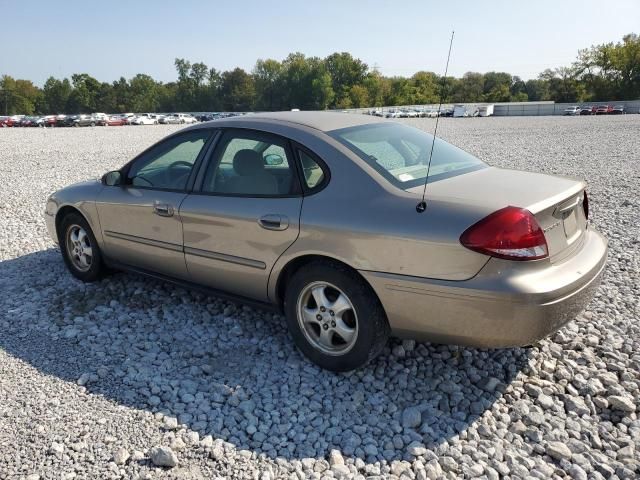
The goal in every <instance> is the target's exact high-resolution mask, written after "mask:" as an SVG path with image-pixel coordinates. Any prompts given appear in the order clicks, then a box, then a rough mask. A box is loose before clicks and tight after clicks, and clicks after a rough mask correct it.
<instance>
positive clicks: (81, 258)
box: [58, 213, 106, 282]
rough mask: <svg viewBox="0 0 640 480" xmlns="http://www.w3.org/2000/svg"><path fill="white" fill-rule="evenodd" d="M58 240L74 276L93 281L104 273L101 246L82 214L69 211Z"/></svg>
mask: <svg viewBox="0 0 640 480" xmlns="http://www.w3.org/2000/svg"><path fill="white" fill-rule="evenodd" d="M58 240H59V242H60V250H61V251H62V257H63V258H64V262H65V264H66V265H67V268H68V269H69V271H70V272H71V274H72V275H73V276H74V277H76V278H78V279H80V280H82V281H84V282H93V281H95V280H98V279H99V278H101V277H102V276H103V275H104V273H105V270H106V269H105V267H104V264H103V262H102V255H101V252H100V247H99V246H98V242H97V241H96V237H95V236H94V235H93V231H92V230H91V227H90V226H89V223H87V221H86V220H85V219H84V217H83V216H82V215H80V214H78V213H69V214H68V215H66V216H65V217H64V218H63V219H62V222H61V223H60V227H59V229H58Z"/></svg>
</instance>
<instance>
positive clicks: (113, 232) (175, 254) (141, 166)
mask: <svg viewBox="0 0 640 480" xmlns="http://www.w3.org/2000/svg"><path fill="white" fill-rule="evenodd" d="M212 134H213V132H212V131H211V130H209V129H198V130H191V131H188V132H185V133H180V134H177V135H173V136H171V137H169V138H167V139H166V140H164V141H162V142H160V143H158V144H156V145H154V146H153V147H151V148H150V149H149V150H147V151H145V152H143V153H142V154H141V155H140V156H138V157H137V158H136V159H135V160H133V161H132V162H131V163H130V164H128V165H127V166H126V167H125V168H124V169H123V170H122V174H123V178H124V180H123V184H122V185H118V186H106V187H104V189H103V190H102V191H101V192H100V194H99V196H98V200H97V209H98V215H99V218H100V225H101V229H102V234H103V238H104V253H105V255H106V256H107V257H108V258H110V259H112V260H115V261H117V262H120V263H124V264H126V265H130V266H133V267H137V268H141V269H144V270H148V271H152V272H157V273H161V274H164V275H170V276H172V277H177V278H182V279H186V278H187V277H188V275H187V269H186V266H185V262H184V253H183V251H182V222H181V219H180V215H179V209H180V204H181V203H182V201H183V200H184V198H185V197H186V195H187V193H186V192H187V188H189V186H190V185H192V184H193V177H194V175H195V170H197V166H198V163H199V161H200V160H201V158H202V156H203V155H204V153H203V152H204V150H205V148H206V147H205V145H207V142H208V141H209V139H210V138H211V136H212Z"/></svg>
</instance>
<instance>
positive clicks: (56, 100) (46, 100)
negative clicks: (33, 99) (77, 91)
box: [39, 77, 73, 114]
mask: <svg viewBox="0 0 640 480" xmlns="http://www.w3.org/2000/svg"><path fill="white" fill-rule="evenodd" d="M72 89H73V87H72V86H71V82H69V79H68V78H65V79H62V80H58V79H57V78H53V77H49V78H48V79H47V81H46V82H44V86H43V88H42V93H43V102H42V106H41V108H40V109H39V110H40V113H44V114H48V113H64V112H66V107H67V102H68V101H69V96H70V95H71V90H72Z"/></svg>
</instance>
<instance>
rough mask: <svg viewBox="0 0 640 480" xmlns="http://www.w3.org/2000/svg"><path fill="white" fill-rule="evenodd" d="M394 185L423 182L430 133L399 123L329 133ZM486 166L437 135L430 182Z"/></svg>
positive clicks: (404, 185) (402, 185)
mask: <svg viewBox="0 0 640 480" xmlns="http://www.w3.org/2000/svg"><path fill="white" fill-rule="evenodd" d="M329 135H331V136H332V137H333V138H335V139H336V140H338V141H339V142H341V143H343V144H344V145H346V146H347V147H348V148H349V149H350V150H352V151H353V152H355V153H356V154H357V155H358V156H359V157H360V158H362V159H363V160H364V161H365V162H367V163H368V164H369V165H371V166H372V167H373V168H375V169H376V170H377V171H378V172H380V174H382V176H383V177H385V178H386V179H387V180H389V182H391V183H392V184H394V185H395V186H397V187H399V188H402V189H408V188H412V187H417V186H418V185H422V184H423V183H424V179H425V177H426V176H427V164H428V163H429V153H430V152H431V145H432V142H433V136H432V135H430V134H428V133H425V132H423V131H422V130H418V129H417V128H412V127H408V126H406V125H402V124H399V123H383V124H370V125H359V126H357V127H350V128H344V129H341V130H335V131H333V132H329ZM486 166H487V165H486V164H485V163H483V162H482V161H480V160H478V159H477V158H476V157H474V156H473V155H471V154H469V153H467V152H465V151H464V150H461V149H459V148H458V147H454V146H453V145H451V144H449V143H447V142H445V141H444V140H441V139H439V138H436V141H435V145H434V146H433V158H432V160H431V168H430V170H429V182H435V181H438V180H443V179H445V178H449V177H454V176H456V175H462V174H464V173H468V172H472V171H475V170H479V169H481V168H485V167H486Z"/></svg>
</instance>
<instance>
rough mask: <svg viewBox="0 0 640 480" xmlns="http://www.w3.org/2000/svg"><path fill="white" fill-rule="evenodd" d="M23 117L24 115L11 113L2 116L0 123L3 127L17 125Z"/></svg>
mask: <svg viewBox="0 0 640 480" xmlns="http://www.w3.org/2000/svg"><path fill="white" fill-rule="evenodd" d="M23 118H24V115H11V116H8V117H2V120H1V121H0V125H1V126H3V127H19V126H20V122H21V121H22V119H23Z"/></svg>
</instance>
